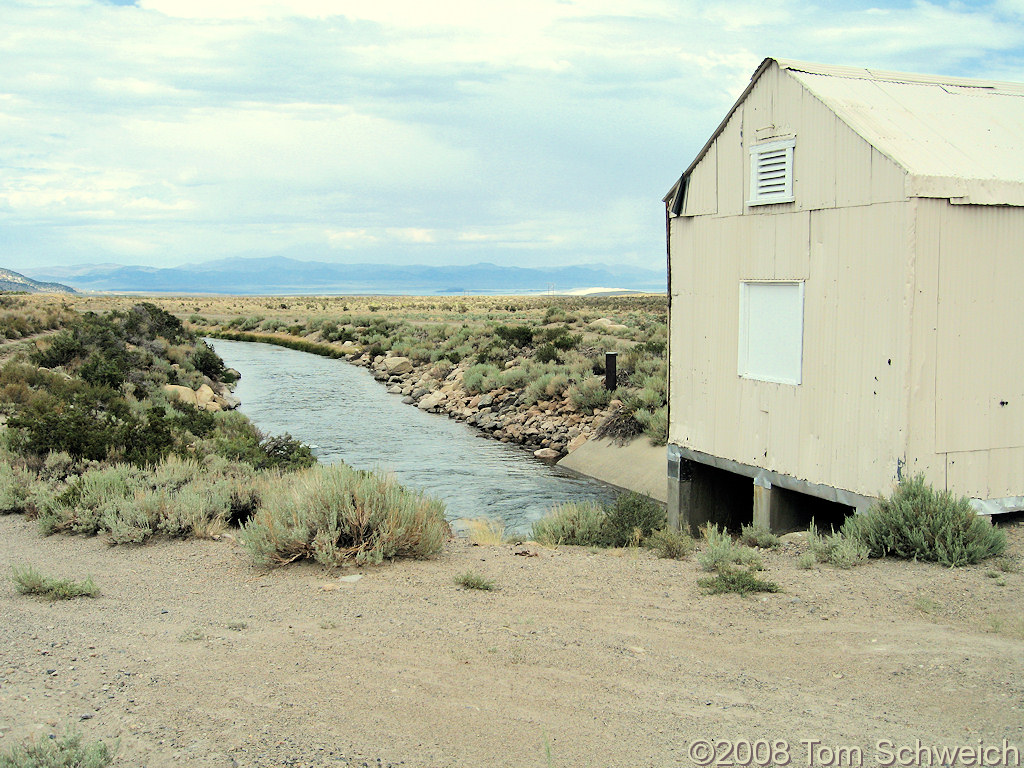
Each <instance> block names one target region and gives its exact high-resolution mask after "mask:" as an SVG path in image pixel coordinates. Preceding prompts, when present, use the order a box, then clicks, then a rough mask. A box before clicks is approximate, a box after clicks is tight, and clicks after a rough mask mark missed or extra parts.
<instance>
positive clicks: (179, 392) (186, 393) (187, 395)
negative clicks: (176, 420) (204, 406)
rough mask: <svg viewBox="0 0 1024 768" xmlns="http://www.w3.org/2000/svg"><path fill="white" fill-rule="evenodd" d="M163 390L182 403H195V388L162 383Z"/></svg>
mask: <svg viewBox="0 0 1024 768" xmlns="http://www.w3.org/2000/svg"><path fill="white" fill-rule="evenodd" d="M164 392H166V393H167V394H168V395H170V396H171V397H173V398H177V399H178V400H180V401H181V402H183V403H188V404H189V405H197V403H196V393H195V390H192V389H190V388H189V387H183V386H181V385H180V384H164Z"/></svg>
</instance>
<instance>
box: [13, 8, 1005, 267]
mask: <svg viewBox="0 0 1024 768" xmlns="http://www.w3.org/2000/svg"><path fill="white" fill-rule="evenodd" d="M1021 1H1022V0H995V2H993V3H991V4H964V3H960V2H952V1H951V2H948V3H947V2H914V3H911V4H910V5H907V4H905V3H901V4H898V5H897V4H894V3H891V2H886V3H875V4H874V5H873V6H872V5H870V4H865V3H856V4H855V3H845V4H827V5H826V4H820V5H813V4H811V3H809V2H806V1H805V0H780V2H778V3H773V4H772V3H769V4H765V3H754V2H752V1H751V0H723V1H722V2H715V3H712V4H707V3H697V2H696V0H638V1H637V2H631V3H629V4H628V6H626V5H624V4H623V3H622V2H621V0H524V2H521V3H516V4H509V3H498V2H492V1H491V0H480V1H479V2H472V3H471V2H466V1H465V0H459V1H456V0H440V1H439V2H436V3H423V2H422V0H418V1H417V2H413V0H393V1H392V2H380V1H379V0H330V1H329V0H244V1H243V0H218V1H217V2H209V0H139V3H138V7H133V6H122V7H119V6H115V5H111V4H108V3H105V2H99V1H98V0H52V2H47V0H0V4H3V11H4V25H3V26H2V27H0V71H3V72H4V78H3V79H2V80H0V130H2V132H3V135H4V141H3V142H2V143H0V227H3V229H4V232H5V233H6V234H7V236H8V237H7V242H8V243H9V248H8V252H7V258H8V259H9V260H10V261H9V263H6V264H4V265H3V266H9V267H13V268H17V266H18V263H26V262H38V261H39V260H41V259H42V260H48V261H53V262H57V261H61V260H64V261H105V260H109V257H110V256H111V255H119V254H136V255H137V256H138V257H139V258H140V259H145V260H146V261H147V262H148V263H152V264H165V263H180V262H184V261H193V262H194V261H201V260H203V259H205V258H213V257H220V256H228V255H233V254H238V253H246V254H254V253H278V252H280V253H288V252H294V251H301V252H302V254H303V257H305V258H317V257H323V258H330V257H332V256H336V257H338V258H345V259H350V260H352V261H359V260H366V259H370V258H380V259H406V260H409V259H416V260H424V259H433V260H437V261H445V262H454V261H470V260H477V259H480V258H483V257H488V258H490V257H492V256H495V254H498V255H499V256H501V257H502V258H508V259H517V260H521V261H523V263H525V262H526V261H532V262H533V263H544V264H550V263H558V262H561V263H573V262H576V263H580V262H588V261H599V260H611V259H614V260H623V261H629V262H631V263H636V264H642V265H646V266H657V265H659V264H660V263H661V262H662V260H663V258H664V256H663V254H664V245H663V238H664V230H663V222H662V211H661V206H660V198H661V196H662V195H663V194H664V192H665V191H666V190H667V189H668V187H669V186H670V185H671V184H672V182H673V181H674V180H675V178H676V176H677V175H678V173H679V172H680V171H681V170H682V169H683V168H685V166H686V165H687V164H688V163H689V162H690V160H691V159H692V157H693V156H694V154H695V153H696V152H697V151H698V149H699V148H700V146H701V145H702V144H703V142H704V140H705V139H706V137H707V136H708V135H709V134H710V132H711V131H712V130H713V129H714V127H715V126H716V125H717V124H718V122H719V121H720V119H721V118H722V116H723V115H724V113H725V111H726V110H727V109H728V108H729V106H730V105H731V104H732V102H733V100H734V99H735V98H736V96H737V95H738V94H739V92H740V91H741V90H742V89H743V87H744V86H745V85H746V83H747V82H748V80H749V77H750V75H751V73H752V72H753V70H754V68H755V67H756V66H757V64H758V63H759V62H760V61H761V59H762V58H763V57H764V56H766V55H779V56H784V57H787V58H799V59H806V60H810V61H822V62H830V63H838V64H858V65H863V66H874V67H878V68H884V69H904V70H909V71H922V72H928V71H934V72H941V73H948V74H959V75H964V76H979V77H986V76H992V77H999V78H1001V79H1011V80H1024V17H1022V11H1024V6H1022V5H1021ZM318 249H319V250H318ZM18 260H21V261H20V262H19V261H18Z"/></svg>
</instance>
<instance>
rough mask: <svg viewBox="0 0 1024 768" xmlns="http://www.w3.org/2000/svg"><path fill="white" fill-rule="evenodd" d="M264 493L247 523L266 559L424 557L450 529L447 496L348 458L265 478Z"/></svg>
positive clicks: (252, 547)
mask: <svg viewBox="0 0 1024 768" xmlns="http://www.w3.org/2000/svg"><path fill="white" fill-rule="evenodd" d="M260 498H261V504H260V507H259V508H258V509H257V510H256V511H255V512H254V513H253V516H252V517H251V518H250V519H249V521H248V522H247V523H246V524H245V525H244V526H243V527H242V531H241V538H242V543H243V544H244V546H245V548H246V549H247V550H248V551H249V553H250V554H251V555H252V557H253V559H254V560H255V561H256V563H257V564H259V565H282V564H284V563H290V562H292V561H295V560H302V559H310V560H316V561H317V562H319V563H323V564H324V565H341V564H342V563H345V562H349V561H354V562H357V563H379V562H381V561H382V560H390V559H394V558H398V557H412V558H424V557H428V556H430V555H433V554H435V553H436V552H438V551H439V550H440V549H441V546H442V545H443V543H444V541H445V539H446V538H447V537H448V536H449V535H450V529H449V527H448V523H447V521H446V520H445V516H444V504H443V502H441V501H439V500H438V499H434V498H432V497H430V496H427V495H426V494H423V493H421V492H418V491H412V490H409V489H407V488H405V487H403V486H402V485H400V484H399V483H398V481H397V480H395V478H394V477H391V476H389V475H384V474H381V473H378V472H369V471H365V470H355V469H352V468H351V467H349V466H347V465H345V464H333V465H330V466H317V467H313V468H312V469H307V470H302V471H300V472H296V473H292V474H289V475H284V476H280V477H277V478H273V479H269V480H264V481H262V484H261V486H260Z"/></svg>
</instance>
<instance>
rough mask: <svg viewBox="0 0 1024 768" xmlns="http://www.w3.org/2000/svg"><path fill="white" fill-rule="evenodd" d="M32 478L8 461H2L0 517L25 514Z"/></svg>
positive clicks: (0, 468)
mask: <svg viewBox="0 0 1024 768" xmlns="http://www.w3.org/2000/svg"><path fill="white" fill-rule="evenodd" d="M31 483H32V477H31V476H30V475H29V473H28V472H26V471H24V470H23V469H21V468H19V467H13V466H11V464H10V462H8V461H0V515H4V514H11V513H13V512H24V511H25V503H26V501H27V500H28V493H29V486H30V485H31Z"/></svg>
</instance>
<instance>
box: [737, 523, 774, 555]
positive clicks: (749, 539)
mask: <svg viewBox="0 0 1024 768" xmlns="http://www.w3.org/2000/svg"><path fill="white" fill-rule="evenodd" d="M740 541H741V542H743V543H744V544H746V545H747V546H748V547H761V548H762V549H772V548H774V547H777V546H779V544H781V543H782V542H781V541H780V540H779V537H778V536H776V535H775V534H774V533H772V532H771V531H769V530H768V529H767V528H765V527H764V526H762V525H744V526H743V527H742V528H740Z"/></svg>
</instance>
